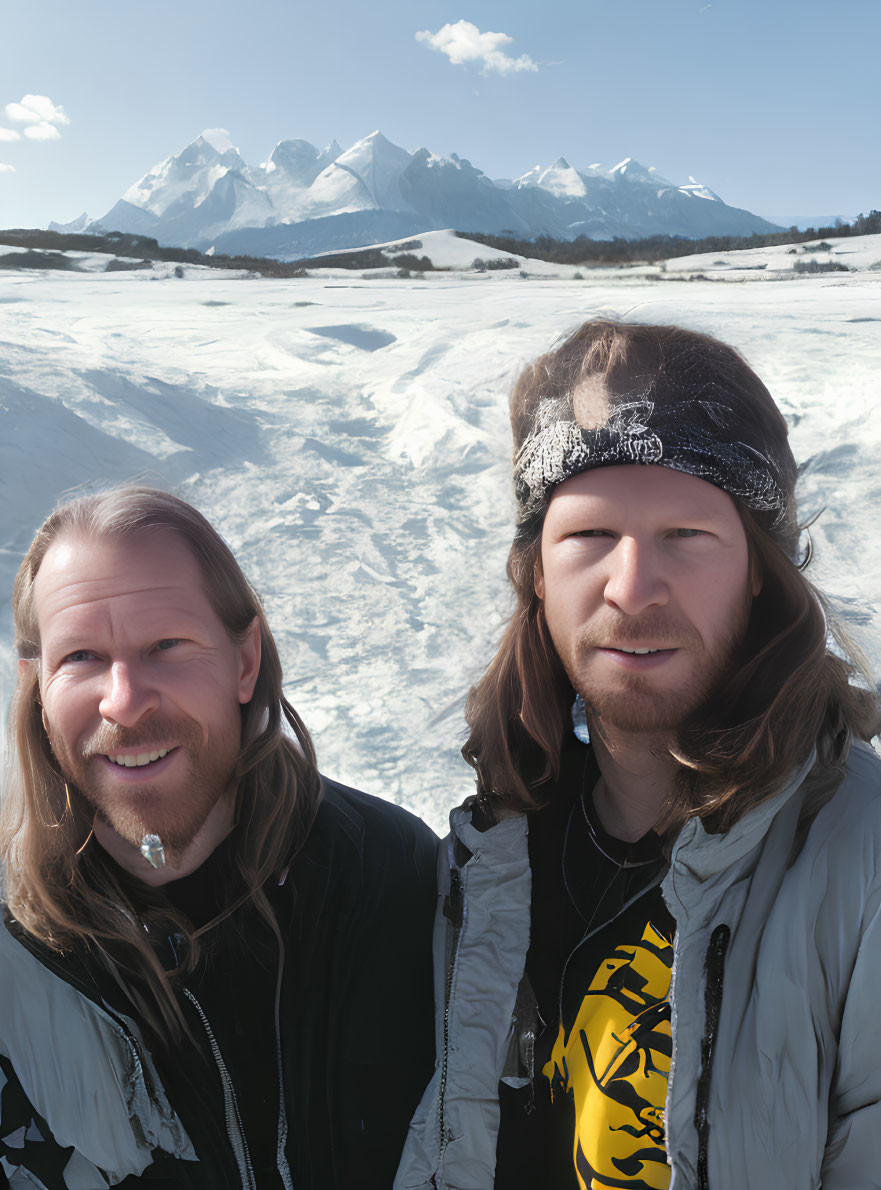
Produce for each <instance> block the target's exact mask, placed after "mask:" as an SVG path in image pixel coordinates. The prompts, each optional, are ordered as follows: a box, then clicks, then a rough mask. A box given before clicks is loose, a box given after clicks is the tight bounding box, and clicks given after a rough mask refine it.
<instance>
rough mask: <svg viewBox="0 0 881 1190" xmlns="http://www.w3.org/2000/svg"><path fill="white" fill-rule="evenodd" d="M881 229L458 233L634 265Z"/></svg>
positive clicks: (880, 221)
mask: <svg viewBox="0 0 881 1190" xmlns="http://www.w3.org/2000/svg"><path fill="white" fill-rule="evenodd" d="M879 233H881V211H874V210H873V211H870V212H869V214H868V215H857V217H856V219H854V220H853V222H852V223H840V222H839V223H836V224H835V226H834V227H809V228H807V229H806V230H805V231H799V230H798V228H797V227H790V228H788V229H786V230H781V231H773V232H766V233H763V234H761V233H754V234H753V235H751V236H705V237H704V238H703V239H699V240H691V239H688V238H687V237H686V236H667V235H663V236H647V237H645V238H643V239H638V240H628V239H624V238H623V237H616V238H615V239H612V240H592V239H590V238H589V237H588V236H578V238H577V239H574V240H555V239H553V238H552V237H551V236H537V237H536V238H535V239H534V240H523V239H518V238H517V237H516V236H513V235H510V236H508V235H486V234H484V233H483V232H477V231H457V232H456V235H457V236H460V237H461V238H462V239H465V240H475V241H476V242H477V243H478V244H484V245H485V246H486V247H487V248H498V249H499V250H500V251H501V252H510V253H513V254H515V255H517V256H531V257H532V258H533V259H534V260H547V261H550V262H552V263H553V264H585V265H589V264H631V263H635V262H637V261H639V262H652V261H655V260H670V259H672V258H673V257H676V256H692V255H697V254H699V253H703V252H736V251H742V250H743V249H745V248H774V247H777V246H778V245H780V244H804V243H807V242H808V241H810V240H817V239H821V238H823V237H826V236H835V237H838V238H840V237H842V236H867V235H877V234H879Z"/></svg>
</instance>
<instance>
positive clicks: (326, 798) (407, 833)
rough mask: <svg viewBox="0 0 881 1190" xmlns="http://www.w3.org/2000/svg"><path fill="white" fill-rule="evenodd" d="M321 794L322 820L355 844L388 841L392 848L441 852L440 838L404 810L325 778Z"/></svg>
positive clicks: (322, 780)
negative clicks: (425, 847)
mask: <svg viewBox="0 0 881 1190" xmlns="http://www.w3.org/2000/svg"><path fill="white" fill-rule="evenodd" d="M321 793H322V797H321V804H320V806H319V809H318V817H319V818H321V817H324V818H325V819H327V821H328V822H329V823H332V824H334V825H335V826H336V827H337V828H338V829H340V830H342V831H344V832H345V833H346V834H348V835H349V837H350V838H351V839H352V840H353V841H355V840H368V841H372V840H374V839H380V838H384V839H386V840H388V841H389V842H390V843H392V844H394V843H401V844H402V845H404V846H411V845H412V844H413V843H418V844H422V845H428V846H430V847H433V848H435V849H436V848H437V844H438V838H437V835H436V834H435V833H434V831H433V830H432V829H431V827H430V826H429V825H428V824H427V823H426V822H423V820H422V819H421V818H419V817H418V816H417V815H416V814H413V813H412V812H411V811H410V810H407V809H405V808H404V807H403V806H399V805H397V804H396V803H394V802H390V801H387V800H386V799H385V798H381V797H376V796H375V795H374V794H371V793H362V792H361V790H360V789H352V788H351V786H348V785H342V784H341V783H340V782H339V781H333V780H331V778H329V777H325V776H324V775H322V777H321Z"/></svg>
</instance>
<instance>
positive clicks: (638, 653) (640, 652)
mask: <svg viewBox="0 0 881 1190" xmlns="http://www.w3.org/2000/svg"><path fill="white" fill-rule="evenodd" d="M605 647H606V648H607V649H611V650H612V651H613V652H615V653H629V654H630V655H631V656H633V657H644V656H645V655H646V654H648V653H672V652H674V650H673V649H672V648H669V647H668V648H665V649H661V648H658V649H625V648H624V646H623V645H606V646H605Z"/></svg>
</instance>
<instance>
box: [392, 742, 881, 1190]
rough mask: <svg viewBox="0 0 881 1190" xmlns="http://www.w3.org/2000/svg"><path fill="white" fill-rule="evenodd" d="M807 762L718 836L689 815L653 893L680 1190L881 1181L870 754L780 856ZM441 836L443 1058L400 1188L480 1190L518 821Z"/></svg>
mask: <svg viewBox="0 0 881 1190" xmlns="http://www.w3.org/2000/svg"><path fill="white" fill-rule="evenodd" d="M810 767H811V764H810V762H809V763H808V764H807V765H805V766H804V767H803V768H802V770H801V771H799V772H797V773H795V774H794V775H793V777H792V779H791V780H790V781H789V782H788V783H787V784H786V786H785V787H784V788H783V789H781V791H780V792H779V793H778V794H777V795H776V796H774V797H773V798H771V799H769V800H768V801H766V802H764V803H763V804H762V805H760V806H758V807H756V808H755V809H754V810H752V811H750V812H749V813H748V814H746V815H745V816H744V817H743V818H742V819H741V820H740V822H738V823H737V825H736V826H735V827H734V828H733V829H732V830H731V831H729V832H728V833H727V834H725V835H709V834H707V833H706V831H705V830H704V829H703V827H702V826H701V824H700V823H699V822H698V821H696V820H694V821H691V822H689V823H688V825H687V826H686V827H685V828H684V829H683V831H682V833H681V834H680V836H679V838H678V839H677V841H676V844H675V846H674V849H673V854H672V859H671V863H670V869H669V871H668V873H667V876H666V878H665V880H664V883H663V886H662V888H663V895H664V899H665V900H666V903H667V905H668V907H669V909H670V912H671V913H672V914H673V917H674V918H675V919H676V939H675V944H674V960H673V976H672V984H671V992H670V999H671V1007H672V1034H673V1057H672V1063H671V1068H670V1077H669V1082H668V1088H667V1104H666V1135H667V1151H668V1157H669V1161H670V1164H671V1166H672V1168H673V1176H672V1181H671V1187H672V1188H674V1190H817V1188H818V1187H821V1186H822V1187H823V1190H873V1188H879V1190H881V760H879V758H878V757H877V756H876V755H875V754H874V752H872V750H871V749H870V748H869V747H868V746H866V745H863V744H856V745H854V747H853V748H852V750H851V753H850V757H849V759H848V763H847V772H846V776H845V779H844V781H843V782H842V784H841V785H840V786H839V788H838V790H837V791H836V793H835V795H834V796H833V797H832V799H831V800H830V801H829V802H827V804H826V805H825V806H824V807H823V808H822V809H821V810H820V812H819V813H818V815H817V817H816V818H815V819H814V821H813V823H812V825H811V827H810V830H809V832H808V834H807V838H806V840H805V842H804V845H803V847H802V848H801V850H800V851H799V852H798V854H797V855H796V857H795V858H794V859H793V844H794V840H795V836H796V829H797V826H798V822H799V816H800V813H801V810H802V808H803V802H804V797H805V786H804V778H805V776H806V774H807V772H808V771H809V769H810ZM451 827H452V833H451V835H450V836H449V838H448V839H447V844H446V848H445V849H444V850H443V851H442V854H441V876H442V883H441V905H442V907H443V906H445V907H446V913H447V915H450V914H452V917H453V920H452V921H451V920H450V919H449V916H444V915H443V914H442V913H439V916H438V928H437V930H436V937H435V959H436V964H437V974H438V988H437V1003H438V1005H439V1017H438V1026H437V1046H438V1049H437V1052H438V1055H439V1056H438V1061H437V1066H436V1070H435V1074H434V1077H433V1079H432V1081H431V1083H430V1084H429V1086H428V1088H427V1090H426V1092H425V1095H424V1096H423V1099H422V1102H421V1103H420V1105H419V1109H418V1111H417V1113H416V1115H415V1117H414V1119H413V1122H412V1124H411V1126H410V1132H409V1136H408V1139H407V1145H406V1148H405V1150H404V1156H403V1159H402V1162H401V1166H400V1169H399V1171H398V1176H397V1178H396V1180H395V1190H429V1188H431V1190H491V1188H492V1185H493V1179H494V1171H495V1149H496V1136H497V1132H498V1121H499V1108H498V1081H499V1078H500V1077H501V1075H502V1073H503V1071H504V1069H505V1062H506V1057H507V1054H508V1050H509V1046H510V1044H511V1041H512V1033H513V1027H512V1016H513V1013H514V1005H515V1000H516V997H517V991H518V986H519V985H520V981H521V979H522V976H523V972H524V967H525V960H526V951H527V948H528V944H529V915H530V895H531V878H530V871H529V858H528V852H527V822H526V819H525V818H523V817H516V818H508V819H504V820H502V821H501V822H499V823H498V824H497V825H496V826H494V827H492V828H491V829H489V830H487V831H485V832H482V833H481V832H479V831H477V830H476V829H475V828H474V827H473V826H472V825H471V820H470V813H469V812H468V811H465V810H461V809H460V810H454V811H453V813H452V815H451ZM457 840H458V842H457ZM463 861H464V862H463ZM451 906H452V908H451ZM708 970H709V973H710V974H709V983H710V985H711V986H710V990H709V995H708V989H707V985H708V976H707V972H708ZM723 971H724V976H723V974H722V972H723ZM714 972H715V973H716V974H714ZM717 1010H718V1016H717V1017H716V1012H717ZM714 1017H716V1019H715V1021H714ZM702 1044H703V1046H704V1052H703V1054H702ZM707 1046H709V1050H708V1049H707ZM699 1096H706V1098H705V1099H703V1103H704V1107H705V1110H704V1112H703V1114H702V1113H701V1112H700V1111H699V1109H698V1103H697V1100H698V1098H699ZM699 1124H700V1125H701V1136H702V1141H701V1142H700V1143H699V1131H698V1125H699ZM701 1147H702V1148H703V1156H699V1148H701Z"/></svg>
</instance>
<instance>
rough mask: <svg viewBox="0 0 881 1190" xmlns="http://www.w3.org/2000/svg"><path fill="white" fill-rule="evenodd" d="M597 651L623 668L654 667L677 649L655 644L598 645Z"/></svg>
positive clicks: (661, 663)
mask: <svg viewBox="0 0 881 1190" xmlns="http://www.w3.org/2000/svg"><path fill="white" fill-rule="evenodd" d="M597 651H598V652H599V653H602V654H603V655H604V656H606V657H608V658H609V659H610V660H612V661H614V662H615V663H616V664H617V665H620V666H623V667H624V668H625V669H654V668H655V667H656V666H658V665H663V664H664V663H665V662H666V661H667V660H668V659H669V658H670V657H672V656H673V654H674V653H677V652H678V651H679V650H678V649H676V648H662V647H660V646H656V645H600V646H599V647H598V649H597Z"/></svg>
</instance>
